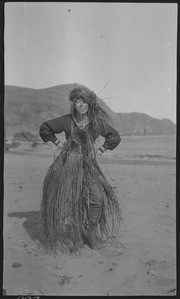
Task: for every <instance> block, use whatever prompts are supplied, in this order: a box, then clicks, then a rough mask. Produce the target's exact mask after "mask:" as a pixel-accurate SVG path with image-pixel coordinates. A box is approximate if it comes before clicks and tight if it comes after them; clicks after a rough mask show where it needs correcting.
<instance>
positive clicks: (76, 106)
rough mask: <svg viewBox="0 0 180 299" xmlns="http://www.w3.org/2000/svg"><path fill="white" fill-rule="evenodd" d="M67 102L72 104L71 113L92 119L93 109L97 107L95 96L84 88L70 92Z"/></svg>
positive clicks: (76, 88)
mask: <svg viewBox="0 0 180 299" xmlns="http://www.w3.org/2000/svg"><path fill="white" fill-rule="evenodd" d="M69 100H70V101H71V102H72V106H71V112H72V113H73V114H74V115H76V114H77V113H80V114H86V113H87V114H88V116H89V117H90V118H92V112H93V111H94V107H95V106H97V98H96V94H95V93H94V92H93V91H90V90H89V89H87V88H85V87H75V88H74V89H73V90H71V92H70V95H69Z"/></svg>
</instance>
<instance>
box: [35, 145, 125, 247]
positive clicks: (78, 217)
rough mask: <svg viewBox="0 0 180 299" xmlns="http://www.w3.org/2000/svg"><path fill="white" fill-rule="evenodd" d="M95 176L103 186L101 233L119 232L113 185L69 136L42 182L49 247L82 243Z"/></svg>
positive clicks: (44, 238)
mask: <svg viewBox="0 0 180 299" xmlns="http://www.w3.org/2000/svg"><path fill="white" fill-rule="evenodd" d="M92 180H93V181H94V180H95V181H97V182H98V184H100V185H101V187H102V189H103V190H104V192H103V194H104V202H103V206H102V214H101V217H100V221H99V227H98V234H99V237H100V239H101V240H103V239H104V238H105V239H108V238H110V237H112V236H114V235H115V234H117V232H118V230H119V225H120V222H121V220H122V217H121V210H120V205H119V202H118V199H117V195H116V192H115V190H114V188H113V187H112V186H111V185H110V184H109V182H108V181H107V180H106V178H105V176H104V175H103V173H102V171H101V169H100V167H99V165H98V164H97V161H96V159H92V158H89V157H88V156H87V155H83V154H81V153H79V152H78V151H77V150H74V146H73V142H72V140H68V141H66V142H65V144H64V145H63V148H62V150H61V152H60V154H59V155H58V156H57V157H56V159H55V160H54V162H53V163H52V165H51V166H50V167H49V169H48V171H47V174H46V176H45V179H44V182H43V189H42V201H41V209H40V215H41V240H42V244H41V245H42V246H43V247H44V248H45V249H47V250H48V251H52V252H56V251H57V250H60V251H62V252H70V251H71V250H72V248H76V249H79V248H81V247H82V246H83V243H84V242H83V233H84V231H85V230H87V229H88V227H89V209H90V196H89V190H90V186H91V181H92Z"/></svg>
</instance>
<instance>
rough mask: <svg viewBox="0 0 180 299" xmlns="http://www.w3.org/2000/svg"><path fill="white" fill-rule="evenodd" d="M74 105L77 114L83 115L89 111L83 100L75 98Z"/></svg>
mask: <svg viewBox="0 0 180 299" xmlns="http://www.w3.org/2000/svg"><path fill="white" fill-rule="evenodd" d="M74 104H75V108H76V111H77V112H78V113H80V114H83V115H84V114H86V113H87V112H88V109H89V107H88V104H87V103H86V102H85V101H83V99H81V98H77V99H76V100H75V102H74Z"/></svg>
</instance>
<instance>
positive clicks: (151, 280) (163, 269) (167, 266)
mask: <svg viewBox="0 0 180 299" xmlns="http://www.w3.org/2000/svg"><path fill="white" fill-rule="evenodd" d="M143 270H144V271H145V273H146V275H145V276H144V277H145V280H146V283H147V284H148V285H149V286H150V285H151V286H152V287H156V288H157V289H159V290H161V292H162V293H163V294H174V292H175V290H176V279H175V278H173V276H174V275H173V272H172V270H173V264H171V263H169V262H168V261H165V260H162V261H157V260H155V259H152V260H148V261H146V262H145V263H143ZM174 272H175V271H174Z"/></svg>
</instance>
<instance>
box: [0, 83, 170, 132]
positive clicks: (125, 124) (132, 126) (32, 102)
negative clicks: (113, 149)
mask: <svg viewBox="0 0 180 299" xmlns="http://www.w3.org/2000/svg"><path fill="white" fill-rule="evenodd" d="M72 88H73V84H64V85H59V86H54V87H50V88H45V89H31V88H23V87H16V86H5V102H4V119H5V136H6V137H12V136H14V134H15V133H18V132H21V131H23V130H24V131H27V132H31V133H33V134H38V131H39V126H40V124H41V123H42V122H43V121H46V120H48V119H51V118H55V117H58V116H60V115H63V114H66V113H69V109H70V103H69V101H68V95H69V92H70V90H71V89H72ZM99 102H100V105H101V106H103V107H104V108H105V110H106V111H108V112H109V114H110V115H111V117H112V119H113V122H114V125H115V127H116V128H117V130H118V131H119V133H120V134H121V135H122V136H123V135H151V134H155V135H157V134H158V135H159V134H174V133H175V132H176V126H175V124H173V123H172V122H171V121H170V120H168V119H162V120H159V119H155V118H152V117H150V116H149V115H147V114H144V113H137V112H132V113H115V112H113V111H112V110H111V109H110V108H109V107H108V106H107V105H106V104H105V103H104V102H103V101H102V100H99Z"/></svg>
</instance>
